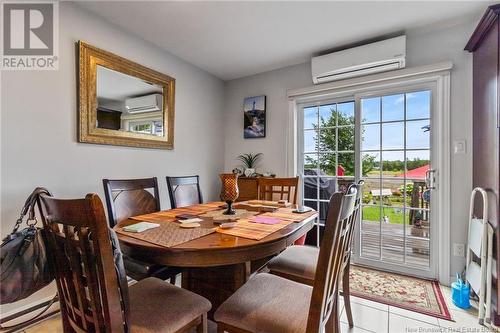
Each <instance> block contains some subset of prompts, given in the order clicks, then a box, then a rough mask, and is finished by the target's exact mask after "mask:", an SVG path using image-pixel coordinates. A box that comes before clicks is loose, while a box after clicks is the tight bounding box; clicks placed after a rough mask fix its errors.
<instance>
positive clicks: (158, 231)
mask: <svg viewBox="0 0 500 333" xmlns="http://www.w3.org/2000/svg"><path fill="white" fill-rule="evenodd" d="M156 223H158V224H159V225H160V226H159V227H158V228H154V229H149V230H146V231H143V232H139V233H137V232H136V233H134V232H127V231H124V230H123V228H121V227H118V228H115V231H116V232H117V233H120V234H122V235H127V236H129V237H132V238H136V239H139V240H142V241H146V242H149V243H153V244H156V245H160V246H164V247H172V246H176V245H179V244H182V243H186V242H189V241H191V240H193V239H196V238H200V237H203V236H206V235H209V234H211V233H213V232H215V229H214V228H206V227H203V226H202V227H198V228H193V229H185V228H181V227H180V224H179V223H176V222H165V221H156Z"/></svg>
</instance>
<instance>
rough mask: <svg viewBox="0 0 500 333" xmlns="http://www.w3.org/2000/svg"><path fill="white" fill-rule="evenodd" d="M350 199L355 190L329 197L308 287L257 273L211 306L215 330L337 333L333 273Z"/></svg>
mask: <svg viewBox="0 0 500 333" xmlns="http://www.w3.org/2000/svg"><path fill="white" fill-rule="evenodd" d="M355 201H356V189H355V188H353V189H352V190H351V192H350V193H348V194H343V193H341V192H337V193H335V194H334V195H333V196H332V198H331V199H330V203H329V210H328V215H327V218H326V222H325V224H326V225H325V229H326V231H325V235H324V238H323V242H324V245H323V246H321V249H320V253H319V257H318V265H317V270H316V277H315V281H314V284H313V286H312V287H311V286H308V285H306V284H302V283H298V282H295V281H292V280H288V279H285V278H282V277H280V276H277V275H273V274H267V273H260V274H257V275H255V276H254V277H252V278H251V279H250V280H249V281H248V282H247V283H246V284H245V285H243V287H241V288H240V289H238V290H237V291H236V293H234V294H233V295H232V296H231V297H229V298H228V299H227V300H226V301H225V302H224V303H223V304H222V305H221V306H220V307H219V308H218V309H217V311H216V312H215V316H214V317H215V320H216V321H217V325H218V328H217V329H218V332H219V333H222V332H230V333H232V332H237V333H242V332H244V333H246V332H252V333H254V332H267V333H281V332H290V333H302V332H305V333H318V332H326V333H340V327H339V326H340V324H339V318H338V290H339V277H340V273H341V269H342V262H343V259H344V258H345V256H346V254H347V251H348V242H349V239H348V238H349V235H348V231H349V230H350V228H351V225H352V224H353V223H354V218H353V212H354V205H355Z"/></svg>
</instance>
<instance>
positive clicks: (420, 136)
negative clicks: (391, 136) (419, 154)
mask: <svg viewBox="0 0 500 333" xmlns="http://www.w3.org/2000/svg"><path fill="white" fill-rule="evenodd" d="M430 133H431V132H430V121H429V120H423V121H409V122H407V123H406V147H407V148H409V149H422V148H423V149H426V148H429V147H430Z"/></svg>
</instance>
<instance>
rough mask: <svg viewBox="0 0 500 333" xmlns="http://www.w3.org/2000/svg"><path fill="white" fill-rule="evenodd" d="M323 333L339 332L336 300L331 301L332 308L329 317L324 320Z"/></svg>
mask: <svg viewBox="0 0 500 333" xmlns="http://www.w3.org/2000/svg"><path fill="white" fill-rule="evenodd" d="M325 333H340V327H339V310H338V302H336V301H333V309H332V313H331V314H330V318H328V321H327V322H326V326H325Z"/></svg>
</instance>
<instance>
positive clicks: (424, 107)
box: [406, 91, 431, 119]
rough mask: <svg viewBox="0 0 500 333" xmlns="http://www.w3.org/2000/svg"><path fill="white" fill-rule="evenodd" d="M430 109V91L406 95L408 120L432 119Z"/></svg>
mask: <svg viewBox="0 0 500 333" xmlns="http://www.w3.org/2000/svg"><path fill="white" fill-rule="evenodd" d="M430 108H431V92H430V91H418V92H413V93H409V94H406V119H421V118H430Z"/></svg>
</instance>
